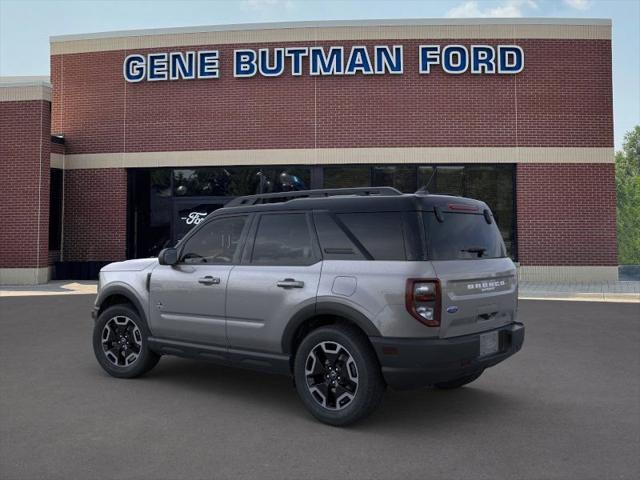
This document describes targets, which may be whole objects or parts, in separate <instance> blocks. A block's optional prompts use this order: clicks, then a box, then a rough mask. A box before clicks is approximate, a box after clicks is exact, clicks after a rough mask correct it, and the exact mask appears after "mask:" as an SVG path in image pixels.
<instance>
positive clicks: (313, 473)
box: [0, 295, 640, 480]
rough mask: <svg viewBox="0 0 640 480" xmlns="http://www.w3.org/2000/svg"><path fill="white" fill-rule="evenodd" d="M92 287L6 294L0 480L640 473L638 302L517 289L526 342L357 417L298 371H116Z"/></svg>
mask: <svg viewBox="0 0 640 480" xmlns="http://www.w3.org/2000/svg"><path fill="white" fill-rule="evenodd" d="M92 301H93V296H92V295H74V296H41V297H11V298H0V478H2V479H5V480H9V479H37V478H47V479H55V478H61V479H62V478H64V479H69V478H74V479H75V478H77V479H85V478H87V479H88V478H92V479H99V478H108V479H115V478H127V479H146V478H149V479H177V478H189V479H198V478H215V479H223V478H260V479H271V478H273V479H288V478H292V479H293V478H295V479H316V478H318V479H321V478H322V479H324V478H327V479H347V478H383V479H390V478H394V479H413V478H416V479H418V478H420V479H425V478H452V479H464V478H469V479H485V478H486V479H492V480H495V479H500V478H509V479H514V478H515V479H543V478H557V479H568V478H575V479H598V480H602V479H610V478H630V479H631V478H634V479H635V478H639V477H640V305H638V304H624V303H598V302H562V301H522V302H520V318H521V319H522V320H523V321H524V322H525V324H526V326H527V333H526V338H525V345H524V347H523V350H522V351H521V352H520V353H518V354H517V355H516V356H514V357H512V358H511V359H508V360H507V361H506V362H504V363H502V364H500V365H498V366H496V367H494V368H492V369H490V370H488V371H486V372H485V374H484V375H483V376H482V377H481V378H480V379H479V380H477V381H476V382H474V383H473V384H471V385H469V386H467V387H464V388H462V389H459V390H457V391H437V390H430V389H422V390H417V391H409V392H394V391H388V392H387V394H386V396H385V399H384V401H383V404H382V406H381V408H380V409H379V410H378V411H377V412H376V413H375V414H374V415H373V416H372V417H370V418H369V419H367V420H365V421H364V422H362V423H360V424H357V425H355V426H353V427H349V428H335V427H329V426H325V425H322V424H320V423H318V422H317V421H315V420H314V419H313V418H312V417H311V416H310V415H309V414H308V413H307V412H306V411H305V409H304V407H303V406H302V404H301V403H300V401H299V400H298V398H297V396H296V392H295V390H294V389H293V387H292V384H291V380H290V379H288V378H284V377H278V376H271V375H264V374H260V373H255V372H251V371H245V370H235V369H231V368H225V367H219V366H215V365H211V364H206V363H199V362H196V361H191V360H183V359H178V358H171V357H165V358H163V359H162V360H161V361H160V363H159V364H158V366H157V367H156V368H155V369H154V370H153V371H152V372H150V373H149V374H148V375H147V376H145V377H143V378H140V379H135V380H118V379H115V378H111V377H109V376H108V375H107V374H106V373H104V372H103V371H102V369H100V367H99V366H98V364H97V363H96V361H95V359H94V356H93V351H92V349H91V342H90V337H91V329H92V321H91V319H90V317H89V311H90V306H91V303H92Z"/></svg>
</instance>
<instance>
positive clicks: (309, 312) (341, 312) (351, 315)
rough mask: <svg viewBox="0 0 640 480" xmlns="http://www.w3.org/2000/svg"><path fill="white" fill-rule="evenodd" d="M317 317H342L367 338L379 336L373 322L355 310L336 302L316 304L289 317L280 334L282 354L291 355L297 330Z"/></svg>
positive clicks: (378, 331)
mask: <svg viewBox="0 0 640 480" xmlns="http://www.w3.org/2000/svg"><path fill="white" fill-rule="evenodd" d="M319 315H332V316H336V317H342V318H344V319H346V320H348V321H350V322H352V323H354V324H355V325H357V326H358V327H360V329H361V330H362V331H363V332H364V333H365V334H366V335H367V336H368V337H380V336H381V333H380V330H378V328H377V327H376V326H375V325H374V324H373V322H372V321H371V320H369V319H368V318H367V317H366V316H365V315H364V314H362V313H361V312H359V311H358V310H356V309H355V308H353V307H349V306H348V305H344V304H342V303H337V302H318V303H316V304H314V305H307V306H306V307H304V308H302V309H301V310H299V311H298V312H297V313H296V314H295V315H294V316H293V317H291V319H290V320H289V323H288V324H287V326H286V328H285V329H284V332H283V334H282V352H283V353H286V354H291V353H293V352H292V348H291V346H292V343H293V340H294V335H295V333H296V331H297V330H298V328H299V327H300V326H301V325H302V324H303V323H304V322H306V321H307V320H309V319H310V318H313V317H317V316H319Z"/></svg>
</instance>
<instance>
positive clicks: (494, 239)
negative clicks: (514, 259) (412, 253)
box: [423, 212, 507, 260]
mask: <svg viewBox="0 0 640 480" xmlns="http://www.w3.org/2000/svg"><path fill="white" fill-rule="evenodd" d="M442 217H443V220H444V221H442V222H440V221H438V219H437V218H436V216H435V214H434V213H433V212H425V213H424V214H423V219H424V227H425V234H426V239H427V255H428V258H429V259H430V260H478V259H486V258H502V257H506V256H507V254H506V249H505V246H504V242H503V240H502V236H501V235H500V231H499V230H498V227H497V226H496V223H495V221H493V222H491V223H487V221H486V220H485V217H484V215H482V214H473V213H457V212H456V213H454V212H446V213H443V214H442Z"/></svg>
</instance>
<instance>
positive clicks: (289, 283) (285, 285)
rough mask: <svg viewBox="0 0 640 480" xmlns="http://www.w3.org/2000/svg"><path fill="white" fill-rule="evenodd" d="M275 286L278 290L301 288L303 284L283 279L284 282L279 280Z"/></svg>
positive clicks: (294, 280)
mask: <svg viewBox="0 0 640 480" xmlns="http://www.w3.org/2000/svg"><path fill="white" fill-rule="evenodd" d="M276 285H278V286H279V287H280V288H303V287H304V282H300V281H298V280H296V279H295V278H285V279H284V280H280V281H279V282H278V283H277V284H276Z"/></svg>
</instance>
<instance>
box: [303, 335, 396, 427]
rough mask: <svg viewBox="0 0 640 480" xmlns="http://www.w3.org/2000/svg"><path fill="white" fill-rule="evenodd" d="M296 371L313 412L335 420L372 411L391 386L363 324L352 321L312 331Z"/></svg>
mask: <svg viewBox="0 0 640 480" xmlns="http://www.w3.org/2000/svg"><path fill="white" fill-rule="evenodd" d="M294 375H295V380H296V389H297V390H298V394H299V395H300V398H301V399H302V402H303V403H304V404H305V406H306V407H307V409H308V410H309V411H310V412H311V414H312V415H313V416H314V417H316V418H317V419H318V420H320V421H321V422H323V423H327V424H329V425H335V426H343V425H348V424H351V423H353V422H356V421H358V420H360V419H362V418H364V417H366V416H367V415H369V414H370V413H371V412H373V410H375V408H376V407H377V406H378V405H379V403H380V401H381V400H382V395H383V393H384V390H385V383H384V380H383V378H382V373H381V371H380V366H379V364H378V361H377V359H376V356H375V352H374V351H373V349H372V348H371V346H370V345H369V343H368V342H367V339H366V337H365V336H364V335H363V334H362V333H361V332H360V331H359V330H357V329H355V328H353V327H350V326H346V325H335V326H334V325H332V326H327V327H321V328H319V329H317V330H314V331H312V332H311V333H309V334H308V335H307V336H306V337H305V338H304V340H303V341H302V343H301V344H300V347H299V348H298V351H297V353H296V358H295V363H294Z"/></svg>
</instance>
